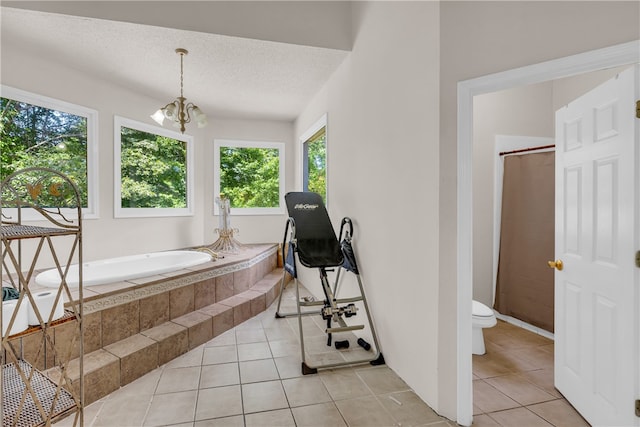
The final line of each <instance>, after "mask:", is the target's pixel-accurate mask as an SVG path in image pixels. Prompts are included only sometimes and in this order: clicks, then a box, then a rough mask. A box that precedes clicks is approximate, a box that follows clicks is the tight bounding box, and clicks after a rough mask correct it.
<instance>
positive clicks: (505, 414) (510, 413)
mask: <svg viewBox="0 0 640 427" xmlns="http://www.w3.org/2000/svg"><path fill="white" fill-rule="evenodd" d="M488 415H489V416H490V417H491V418H493V419H494V420H496V421H497V422H498V424H500V425H503V426H507V427H509V426H526V427H551V424H549V423H548V422H546V421H545V420H543V419H542V418H540V417H539V416H537V415H536V414H534V413H533V412H531V411H530V410H528V409H527V408H522V407H521V408H514V409H507V410H506V411H500V412H492V413H490V414H488ZM559 427H560V426H559Z"/></svg>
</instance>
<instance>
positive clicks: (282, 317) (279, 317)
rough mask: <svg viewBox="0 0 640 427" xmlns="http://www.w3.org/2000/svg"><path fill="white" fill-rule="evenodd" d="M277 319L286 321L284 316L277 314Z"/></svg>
mask: <svg viewBox="0 0 640 427" xmlns="http://www.w3.org/2000/svg"><path fill="white" fill-rule="evenodd" d="M276 319H284V316H281V315H280V313H277V312H276Z"/></svg>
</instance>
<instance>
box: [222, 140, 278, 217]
mask: <svg viewBox="0 0 640 427" xmlns="http://www.w3.org/2000/svg"><path fill="white" fill-rule="evenodd" d="M220 147H244V148H275V149H277V150H278V157H279V165H278V166H279V169H280V170H279V183H278V184H279V189H278V192H279V197H278V199H279V206H278V207H275V208H231V212H230V213H231V215H282V214H283V213H284V191H285V152H284V150H285V144H284V143H283V142H273V141H242V140H237V139H214V140H213V194H214V195H215V196H216V197H217V195H218V194H220ZM214 200H215V197H214ZM213 214H214V215H220V209H219V207H218V205H217V204H216V203H214V204H213Z"/></svg>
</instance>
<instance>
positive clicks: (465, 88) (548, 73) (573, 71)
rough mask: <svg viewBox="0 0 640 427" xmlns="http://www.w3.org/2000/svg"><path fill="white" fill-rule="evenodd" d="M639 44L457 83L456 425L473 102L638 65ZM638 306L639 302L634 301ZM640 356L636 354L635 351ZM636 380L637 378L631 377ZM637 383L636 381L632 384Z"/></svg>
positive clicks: (468, 252) (466, 381)
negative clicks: (477, 97) (492, 94)
mask: <svg viewBox="0 0 640 427" xmlns="http://www.w3.org/2000/svg"><path fill="white" fill-rule="evenodd" d="M638 52H640V42H639V41H635V42H630V43H625V44H622V45H617V46H613V47H610V48H605V49H599V50H596V51H591V52H586V53H583V54H579V55H574V56H570V57H567V58H562V59H558V60H554V61H548V62H545V63H542V64H536V65H531V66H528V67H523V68H519V69H515V70H511V71H506V72H502V73H497V74H493V75H490V76H485V77H481V78H477V79H472V80H467V81H463V82H459V83H458V132H457V134H458V168H457V170H458V193H457V206H458V216H457V218H458V227H457V230H458V233H457V264H458V276H457V293H458V315H457V329H458V331H457V347H458V355H457V373H458V375H457V381H458V384H457V390H458V402H457V408H458V409H457V411H458V414H457V422H458V423H459V424H461V425H471V422H472V419H473V415H472V414H473V396H472V389H471V384H472V367H471V327H470V325H471V299H472V283H473V250H472V247H471V245H472V241H471V239H469V236H471V235H472V233H473V218H472V215H471V212H472V205H473V189H472V183H473V177H472V174H471V173H470V172H471V171H472V168H473V164H472V163H473V156H472V153H473V145H472V144H473V130H472V123H473V97H474V96H475V95H479V94H483V93H489V92H492V91H497V90H502V89H507V88H511V87H516V86H522V85H528V84H533V83H539V82H543V81H547V80H553V79H557V78H563V77H568V76H572V75H577V74H581V73H586V72H590V71H597V70H602V69H607V68H612V67H618V66H622V65H627V64H633V63H637V62H638V61H639V60H640V58H639V55H638ZM636 304H637V305H640V302H638V301H636ZM638 350H640V349H638ZM634 375H635V376H636V377H637V376H638V375H640V373H638V372H636V373H634ZM637 382H638V383H640V378H638V379H637Z"/></svg>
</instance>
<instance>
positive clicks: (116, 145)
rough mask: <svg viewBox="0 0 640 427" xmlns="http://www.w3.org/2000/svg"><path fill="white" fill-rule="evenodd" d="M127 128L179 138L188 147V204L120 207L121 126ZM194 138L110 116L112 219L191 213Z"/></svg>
mask: <svg viewBox="0 0 640 427" xmlns="http://www.w3.org/2000/svg"><path fill="white" fill-rule="evenodd" d="M122 127H126V128H129V129H135V130H139V131H142V132H147V133H151V134H154V135H160V136H164V137H167V138H172V139H176V140H178V141H182V142H184V143H185V144H186V146H187V159H186V160H187V194H186V197H187V207H186V208H123V207H122V200H121V198H122V182H121V168H120V166H121V160H122V159H121V157H120V155H121V140H120V137H121V129H122ZM193 152H194V146H193V137H192V136H190V135H183V134H181V133H178V132H175V131H172V130H168V129H165V128H162V127H159V126H153V125H150V124H147V123H143V122H138V121H135V120H131V119H127V118H124V117H120V116H113V215H114V217H115V218H151V217H175V216H192V215H193V204H194V191H193V187H194V185H195V184H194V183H195V178H194V177H195V173H194V168H195V161H194V154H193Z"/></svg>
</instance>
